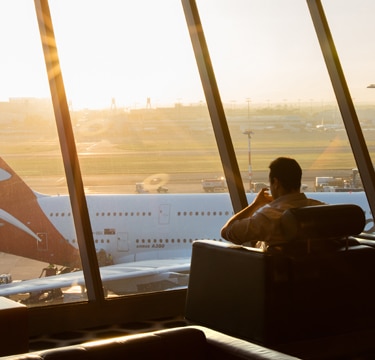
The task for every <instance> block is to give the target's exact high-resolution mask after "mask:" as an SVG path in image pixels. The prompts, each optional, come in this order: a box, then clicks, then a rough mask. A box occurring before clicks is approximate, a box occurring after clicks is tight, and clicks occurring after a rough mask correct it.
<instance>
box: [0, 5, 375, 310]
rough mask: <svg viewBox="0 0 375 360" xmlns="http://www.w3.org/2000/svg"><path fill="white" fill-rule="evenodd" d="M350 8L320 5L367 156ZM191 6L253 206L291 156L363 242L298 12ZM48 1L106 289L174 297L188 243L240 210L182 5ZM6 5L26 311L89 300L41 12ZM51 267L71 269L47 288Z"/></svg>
mask: <svg viewBox="0 0 375 360" xmlns="http://www.w3.org/2000/svg"><path fill="white" fill-rule="evenodd" d="M19 3H22V7H20V5H19ZM361 4H362V6H360V7H359V6H358V4H357V2H355V1H351V0H346V1H343V0H341V1H340V2H332V1H330V2H325V3H324V5H325V6H327V9H326V10H327V18H328V21H329V23H330V26H331V28H332V33H333V38H334V40H335V42H336V44H337V49H338V53H339V56H340V58H341V60H342V65H343V69H344V73H345V75H347V81H348V85H349V88H350V90H351V93H352V96H353V99H354V102H355V106H356V110H357V112H358V115H359V118H360V122H361V124H362V126H363V129H364V131H365V137H366V142H367V143H368V146H369V149H370V152H371V154H372V152H373V151H374V149H373V146H374V144H373V143H374V139H373V138H372V137H373V133H374V131H373V128H374V126H373V125H374V124H373V122H374V120H375V110H374V107H373V105H374V101H373V99H374V96H375V94H374V93H375V90H373V88H374V87H375V85H374V86H369V85H370V84H372V83H374V82H375V79H371V78H370V76H371V74H372V71H371V69H372V68H371V64H372V63H373V61H372V60H374V56H375V50H374V48H373V46H372V42H371V36H372V34H373V33H374V31H373V30H374V29H373V26H374V25H373V24H374V23H373V21H372V19H371V18H370V17H371V14H373V13H374V12H373V11H371V10H375V9H374V6H375V5H374V4H373V3H372V1H370V0H368V1H364V0H363V1H362V2H361ZM197 5H198V9H199V11H200V16H201V20H202V25H203V30H204V34H205V36H206V40H207V44H208V50H209V52H210V55H211V60H212V65H213V69H214V72H215V75H216V79H217V84H218V87H219V91H220V95H221V100H222V102H223V105H224V109H225V115H226V119H227V122H228V125H229V129H230V133H231V137H232V140H233V144H234V148H235V152H236V156H237V160H238V163H239V167H240V171H241V176H242V180H243V184H244V187H245V189H246V191H247V196H248V201H249V202H250V201H251V200H252V199H253V197H254V196H255V194H256V192H257V191H258V190H259V189H260V188H261V187H264V186H268V165H269V163H270V161H272V160H273V159H274V158H276V157H278V156H290V157H294V158H296V159H297V161H298V162H299V163H300V164H301V166H302V168H303V189H302V190H303V191H306V192H308V193H309V196H310V197H314V198H317V199H320V200H323V201H325V202H327V203H342V202H345V203H350V202H352V203H356V204H359V205H361V206H362V207H363V209H364V211H366V218H367V219H368V225H367V227H366V231H369V232H372V231H373V229H372V226H373V221H372V217H371V214H370V210H369V206H368V203H367V200H366V196H365V193H364V191H363V184H362V181H361V176H360V174H359V172H358V171H357V165H356V162H355V160H354V156H353V152H352V149H351V147H350V144H349V141H348V136H347V134H346V131H345V128H344V126H343V122H342V119H341V115H340V111H339V108H338V106H337V101H336V99H335V96H334V92H333V90H332V85H331V82H330V79H329V76H328V73H327V69H326V66H325V64H324V60H323V56H322V52H321V49H320V47H319V43H318V41H317V36H316V33H315V30H314V27H313V24H312V21H311V16H310V13H309V10H308V6H307V5H306V3H305V2H303V1H302V2H301V1H299V0H288V1H282V2H280V1H278V0H274V1H267V2H264V1H250V0H241V1H240V0H239V1H236V4H235V5H234V4H233V1H229V0H220V1H215V0H209V1H197ZM49 6H50V10H51V18H52V24H53V28H54V32H55V37H56V44H57V50H58V55H59V60H60V65H61V72H62V76H63V80H64V84H65V91H66V98H67V105H68V107H69V116H70V119H69V121H71V123H72V126H73V133H74V140H75V145H76V148H77V153H78V159H79V164H80V169H81V171H82V177H83V187H84V191H85V194H86V196H87V205H88V212H89V218H90V226H91V232H92V241H93V242H94V244H95V250H96V254H97V257H96V260H97V262H98V265H99V266H100V269H101V270H100V271H101V279H102V282H103V287H104V290H105V294H106V295H107V296H108V297H117V295H127V294H139V293H150V292H158V291H161V290H170V289H177V288H181V287H182V288H184V287H186V285H187V279H188V272H189V264H190V254H191V244H192V242H193V241H194V240H195V239H202V238H204V239H214V240H220V228H221V226H222V225H223V224H224V223H225V222H226V220H227V219H228V217H229V216H231V214H232V212H233V210H232V205H231V201H230V197H229V195H228V189H227V184H226V179H225V177H224V172H223V167H222V164H221V160H220V157H219V153H218V150H217V144H216V141H215V137H214V132H213V129H212V124H211V120H210V115H209V112H208V110H207V106H206V99H205V96H204V93H203V90H202V85H201V81H200V78H199V73H198V70H197V64H196V60H195V58H194V52H193V50H192V45H191V40H190V37H189V32H188V29H187V26H186V20H185V16H184V12H183V8H182V6H181V3H179V2H175V1H172V0H168V1H162V2H156V1H154V0H140V1H136V2H134V1H132V2H129V1H128V2H124V1H116V0H110V1H105V2H103V1H92V0H87V1H86V0H85V1H84V0H79V1H74V2H66V1H58V0H51V1H50V2H49ZM0 9H1V11H0V20H1V21H0V32H1V34H2V36H1V38H0V39H1V42H2V47H3V52H2V53H3V54H4V55H3V56H2V58H1V59H0V76H1V79H2V81H1V85H0V100H1V103H0V119H1V126H2V131H1V134H0V136H1V137H2V141H1V145H0V148H1V159H2V160H1V169H0V175H1V177H0V179H1V183H0V186H2V194H3V195H2V196H3V205H2V206H1V207H0V210H1V211H0V221H1V226H0V237H1V239H0V251H2V253H1V254H0V255H1V257H2V259H3V261H1V262H0V273H3V274H4V275H2V276H1V281H2V282H4V283H6V282H9V281H11V278H13V282H14V283H15V284H16V281H17V280H31V281H28V282H23V283H24V284H25V286H27V288H25V289H23V290H22V291H21V290H19V291H18V292H17V293H16V294H14V293H12V295H11V296H13V297H14V298H15V299H16V300H23V301H25V302H26V303H28V304H29V305H35V304H36V305H38V306H39V305H46V304H55V303H57V302H58V303H61V302H71V301H85V300H86V292H85V283H84V281H83V272H82V266H81V263H80V261H79V256H78V241H77V236H76V232H75V230H74V225H73V216H72V210H71V207H70V201H69V191H68V188H69V187H68V186H67V180H66V176H65V172H64V166H63V161H62V155H61V151H60V146H59V137H58V134H57V130H56V123H55V118H54V112H53V107H52V101H51V95H50V90H49V87H48V77H47V73H46V70H45V64H44V58H43V51H42V45H41V40H40V35H39V30H38V24H37V21H36V16H35V8H34V6H33V4H32V3H30V2H27V1H22V2H21V1H19V2H17V4H13V2H7V3H1V4H0ZM20 9H22V10H20ZM348 24H350V26H348ZM13 171H14V173H13ZM14 180H15V181H14ZM28 244H30V245H28ZM55 245H56V246H58V248H55V247H54V246H55ZM84 255H85V254H84ZM18 256H22V258H20V257H18ZM82 258H83V259H85V258H86V256H82ZM30 259H32V260H30ZM35 260H38V261H39V262H36V263H35V262H34V261H35ZM55 267H57V271H58V272H64V274H60V275H61V276H60V277H59V276H58V277H50V279H48V281H47V282H45V281H44V282H43V284H44V285H43V284H42V285H40V284H41V282H40V280H41V279H39V277H40V276H42V277H43V278H44V277H45V275H47V274H48V275H50V274H53V272H54V271H55V270H54V269H53V268H55ZM66 267H67V268H66ZM68 267H69V269H68ZM72 268H74V269H75V270H76V269H78V271H75V272H73V273H69V272H68V271H69V270H70V269H72ZM65 272H67V274H65ZM62 275H64V277H63V276H62ZM62 279H64V280H62ZM42 280H45V279H42ZM54 281H55V282H54ZM45 284H47V285H45ZM10 288H11V287H9V286H5V287H1V286H0V295H1V294H3V295H8V293H7V292H6V291H8V290H5V289H10ZM20 289H21V288H20ZM30 296H35V301H34V300H32V301H31V300H30V299H29V297H30Z"/></svg>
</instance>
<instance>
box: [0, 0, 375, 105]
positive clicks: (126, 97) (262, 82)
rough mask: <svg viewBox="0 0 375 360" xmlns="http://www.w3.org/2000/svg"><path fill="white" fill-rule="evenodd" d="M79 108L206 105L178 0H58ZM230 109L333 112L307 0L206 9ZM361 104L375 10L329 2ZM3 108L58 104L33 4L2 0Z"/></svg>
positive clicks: (370, 0)
mask: <svg viewBox="0 0 375 360" xmlns="http://www.w3.org/2000/svg"><path fill="white" fill-rule="evenodd" d="M49 3H50V8H51V12H52V19H53V22H54V29H55V34H56V39H57V45H58V51H59V55H60V61H61V68H62V73H63V78H64V82H65V87H66V92H67V97H68V99H69V100H70V101H71V102H72V104H73V107H75V108H82V107H95V108H98V107H103V106H106V107H108V106H109V105H110V102H111V99H112V98H115V99H116V103H117V105H118V106H125V107H143V106H145V104H146V99H147V97H150V98H151V103H152V105H153V106H161V105H166V104H173V103H175V102H182V103H184V104H189V103H192V102H199V101H204V95H203V91H202V88H201V84H200V79H199V75H198V71H197V67H196V64H195V59H194V55H193V50H192V46H191V43H190V38H189V34H188V31H187V26H186V21H185V18H184V13H183V9H182V6H181V3H180V1H178V0H160V1H156V0H148V1H145V0H137V1H134V0H102V1H98V0H50V2H49ZM197 4H198V8H199V10H200V12H201V20H202V24H203V29H204V31H205V35H206V39H207V42H208V46H209V51H210V54H211V59H212V62H213V65H214V70H215V74H216V78H217V82H218V85H219V90H220V92H221V96H222V100H223V102H224V103H232V104H233V106H236V105H237V104H244V103H245V102H246V99H247V98H249V99H251V102H252V103H254V104H255V103H264V104H266V103H271V104H272V103H285V102H293V103H297V102H300V103H311V102H314V103H322V104H324V103H327V102H333V101H334V95H333V91H332V87H331V85H330V82H329V78H328V74H327V70H326V68H325V64H324V61H323V57H322V54H321V51H320V48H319V45H318V41H317V38H316V35H315V31H314V28H313V25H312V21H311V18H310V15H309V11H308V7H307V4H306V2H305V1H304V0H282V1H281V0H201V1H199V0H197ZM323 6H324V8H325V10H326V15H327V18H328V21H329V23H330V27H331V31H332V34H333V38H334V41H335V44H336V47H337V50H338V53H339V56H340V60H341V63H342V66H343V69H344V72H345V75H346V79H347V82H348V85H349V89H350V92H351V94H352V96H353V98H354V100H355V101H356V102H372V103H374V100H375V89H367V88H366V87H367V85H369V84H370V83H375V73H374V64H375V43H374V34H375V21H374V14H375V1H374V0H326V1H323ZM0 33H1V35H0V46H1V49H2V51H1V53H2V56H1V58H0V79H1V82H0V101H7V99H8V98H10V97H49V88H48V82H47V76H46V70H45V66H44V62H43V54H42V47H41V43H40V38H39V32H38V28H37V22H36V17H35V9H34V2H33V1H31V0H13V1H7V0H0Z"/></svg>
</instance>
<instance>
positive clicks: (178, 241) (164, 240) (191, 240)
mask: <svg viewBox="0 0 375 360" xmlns="http://www.w3.org/2000/svg"><path fill="white" fill-rule="evenodd" d="M194 240H197V239H176V240H175V239H171V240H170V241H171V243H172V244H173V243H175V242H177V243H181V242H183V243H186V242H189V243H192V242H193V241H194ZM135 242H136V243H137V244H139V243H140V242H141V243H142V244H144V243H146V242H147V243H149V244H150V243H151V242H153V243H157V242H158V240H157V239H153V240H151V239H147V240H146V239H137V240H135ZM163 242H165V243H166V244H168V243H169V239H159V243H163Z"/></svg>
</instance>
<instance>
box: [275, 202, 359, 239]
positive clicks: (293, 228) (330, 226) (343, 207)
mask: <svg viewBox="0 0 375 360" xmlns="http://www.w3.org/2000/svg"><path fill="white" fill-rule="evenodd" d="M365 223H366V219H365V214H364V212H363V210H362V209H361V208H360V207H359V206H357V205H354V204H336V205H317V206H305V207H301V208H293V209H289V210H287V211H285V212H284V214H283V216H282V217H281V228H282V232H283V234H284V237H285V238H286V239H287V240H288V241H304V240H315V239H319V240H323V239H337V238H345V237H348V236H353V235H358V234H359V233H361V232H362V231H363V229H364V227H365Z"/></svg>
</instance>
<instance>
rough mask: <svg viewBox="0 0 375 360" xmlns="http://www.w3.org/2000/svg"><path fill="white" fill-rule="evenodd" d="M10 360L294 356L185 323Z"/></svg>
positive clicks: (230, 359) (283, 358)
mask: <svg viewBox="0 0 375 360" xmlns="http://www.w3.org/2000/svg"><path fill="white" fill-rule="evenodd" d="M1 359H9V360H11V359H12V360H38V359H39V360H41V359H44V360H60V359H69V360H85V359H90V360H91V359H93V360H95V359H111V360H116V359H137V360H142V359H163V360H171V359H177V360H184V359H186V360H187V359H189V360H191V359H194V360H204V359H219V360H220V359H223V360H224V359H228V360H235V359H259V360H261V359H274V360H292V359H296V358H295V357H292V356H289V355H285V354H282V353H280V352H278V351H274V350H271V349H267V348H265V347H262V346H259V345H255V344H252V343H250V342H247V341H243V340H240V339H236V338H233V337H231V336H228V335H224V334H221V333H219V332H217V331H214V330H211V329H207V328H204V327H200V326H186V327H179V328H173V329H168V330H160V331H154V332H150V333H143V334H137V335H128V336H122V337H116V338H111V339H107V340H98V341H92V342H87V343H83V344H79V345H72V346H66V347H61V348H56V349H49V350H43V351H37V352H30V353H26V354H20V355H12V356H7V357H2V358H1Z"/></svg>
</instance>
